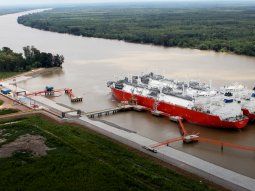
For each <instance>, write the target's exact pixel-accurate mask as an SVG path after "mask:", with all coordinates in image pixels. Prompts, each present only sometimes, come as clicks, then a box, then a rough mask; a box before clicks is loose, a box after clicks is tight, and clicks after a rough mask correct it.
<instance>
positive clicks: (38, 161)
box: [0, 116, 211, 191]
mask: <svg viewBox="0 0 255 191" xmlns="http://www.w3.org/2000/svg"><path fill="white" fill-rule="evenodd" d="M3 129H4V133H5V134H6V133H7V134H8V135H9V136H7V137H5V138H6V142H5V143H1V144H0V146H2V145H3V144H6V143H8V142H11V141H14V140H15V139H17V138H18V137H19V136H20V135H24V134H28V133H29V134H32V135H41V136H43V137H45V138H46V139H47V141H46V144H47V146H48V147H49V148H51V150H49V151H47V152H48V154H47V155H46V156H43V157H33V156H31V154H29V153H25V152H22V153H15V154H14V155H13V156H12V157H11V158H2V159H0V179H1V181H0V190H104V191H105V190H193V191H194V190H201V191H202V190H203V191H204V190H211V189H210V188H208V187H207V186H206V185H205V184H204V183H201V182H198V181H195V180H191V179H190V178H187V177H184V176H182V175H179V174H177V173H175V172H173V171H172V170H169V169H167V168H164V167H162V166H159V165H157V164H156V163H155V162H153V161H151V160H149V159H146V158H144V157H141V156H140V155H138V154H137V153H135V152H133V151H130V150H128V149H127V148H126V147H124V146H122V145H119V144H116V143H114V142H112V141H111V140H109V139H107V138H105V137H103V136H100V135H98V134H95V133H93V132H91V131H88V130H86V129H85V128H82V127H78V126H71V125H58V124H55V123H53V122H50V121H48V120H44V119H42V118H40V117H36V116H35V117H32V118H29V119H24V120H22V121H21V122H18V123H16V124H11V125H6V124H5V125H1V124H0V130H2V131H3ZM0 138H1V136H0Z"/></svg>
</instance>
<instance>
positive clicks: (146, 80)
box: [107, 73, 249, 129]
mask: <svg viewBox="0 0 255 191" xmlns="http://www.w3.org/2000/svg"><path fill="white" fill-rule="evenodd" d="M107 85H108V87H110V88H111V91H112V94H113V96H114V97H115V98H116V99H117V100H118V101H125V102H133V103H134V102H135V103H136V104H137V105H141V106H144V107H146V108H148V109H149V110H151V111H152V112H155V111H159V112H162V113H164V114H166V115H168V116H169V117H180V118H182V119H184V120H186V121H188V122H190V123H194V124H198V125H203V126H209V127H215V128H237V129H241V128H244V127H245V126H246V125H247V123H248V121H249V118H248V117H247V116H245V115H244V114H243V111H242V108H241V105H240V104H238V103H237V102H234V101H233V99H230V98H229V97H228V96H225V95H224V94H220V93H218V91H216V90H213V89H212V88H211V87H208V86H207V85H206V84H200V83H197V82H195V81H190V82H187V83H186V82H182V81H177V80H172V79H167V78H165V77H163V76H161V75H155V74H153V73H149V74H145V75H141V76H132V78H131V79H128V78H127V77H125V78H124V79H123V80H118V81H110V82H108V83H107Z"/></svg>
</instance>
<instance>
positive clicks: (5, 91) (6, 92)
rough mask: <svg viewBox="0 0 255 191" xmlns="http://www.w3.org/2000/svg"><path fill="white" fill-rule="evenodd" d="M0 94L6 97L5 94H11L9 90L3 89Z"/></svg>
mask: <svg viewBox="0 0 255 191" xmlns="http://www.w3.org/2000/svg"><path fill="white" fill-rule="evenodd" d="M1 93H2V94H5V95H7V94H9V93H11V89H8V88H4V89H2V90H1Z"/></svg>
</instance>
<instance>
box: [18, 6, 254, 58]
mask: <svg viewBox="0 0 255 191" xmlns="http://www.w3.org/2000/svg"><path fill="white" fill-rule="evenodd" d="M18 22H19V23H21V24H24V25H26V26H31V27H34V28H38V29H43V30H48V31H56V32H60V33H70V34H74V35H82V36H88V37H99V38H107V39H119V40H125V41H128V42H135V43H147V44H155V45H162V46H166V47H176V46H177V47H187V48H197V49H201V50H214V51H217V52H219V51H221V52H233V53H236V54H242V55H250V56H255V6H254V4H253V5H251V6H231V5H229V6H227V5H225V6H223V7H221V6H220V4H219V6H213V7H203V8H199V7H195V8H194V7H188V6H186V7H185V8H181V6H180V7H179V8H171V6H167V5H166V7H164V6H161V7H156V6H154V7H139V5H137V6H133V7H122V6H121V5H119V6H116V7H110V6H108V7H107V6H106V7H104V6H99V7H82V6H81V7H72V8H58V9H54V10H52V11H47V12H43V13H38V14H32V15H26V16H22V17H20V18H19V19H18Z"/></svg>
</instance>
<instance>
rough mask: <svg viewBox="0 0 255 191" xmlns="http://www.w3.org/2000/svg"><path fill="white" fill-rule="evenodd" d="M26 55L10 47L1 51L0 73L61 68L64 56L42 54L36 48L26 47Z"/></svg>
mask: <svg viewBox="0 0 255 191" xmlns="http://www.w3.org/2000/svg"><path fill="white" fill-rule="evenodd" d="M23 50H24V54H20V53H16V52H14V51H13V50H11V49H10V48H8V47H3V48H2V49H0V72H14V73H15V72H23V71H27V70H30V69H33V68H40V67H44V68H50V67H61V66H62V63H63V62H64V57H63V56H62V55H58V54H57V55H53V54H51V53H46V52H40V51H39V50H38V49H36V48H35V47H33V46H32V47H30V46H27V47H24V48H23Z"/></svg>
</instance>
